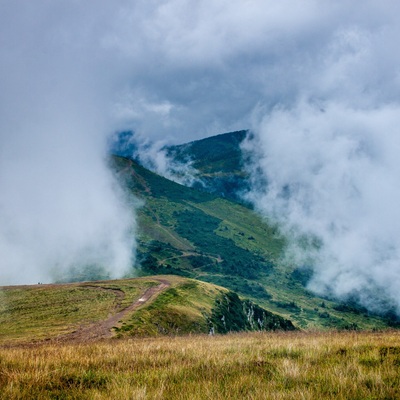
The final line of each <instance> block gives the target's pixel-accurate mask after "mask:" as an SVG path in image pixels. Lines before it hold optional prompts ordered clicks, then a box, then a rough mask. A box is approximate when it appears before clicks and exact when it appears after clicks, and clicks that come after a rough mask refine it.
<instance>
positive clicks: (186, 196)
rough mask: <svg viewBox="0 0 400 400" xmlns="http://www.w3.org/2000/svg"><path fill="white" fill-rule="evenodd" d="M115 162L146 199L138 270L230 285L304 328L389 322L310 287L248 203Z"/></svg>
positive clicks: (119, 159) (116, 159)
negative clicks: (284, 260) (284, 257)
mask: <svg viewBox="0 0 400 400" xmlns="http://www.w3.org/2000/svg"><path fill="white" fill-rule="evenodd" d="M114 164H115V169H116V171H117V172H118V174H119V175H120V177H121V179H123V180H124V181H125V184H126V186H127V188H128V189H129V190H130V191H132V192H133V193H134V194H135V195H136V196H137V197H138V198H140V199H142V206H141V208H140V209H139V211H138V220H139V251H138V265H137V268H140V269H139V271H140V273H142V274H144V275H146V274H151V275H154V274H177V275H181V276H187V277H191V278H195V279H199V280H202V281H205V282H212V283H215V284H218V285H221V286H224V287H227V288H229V289H231V290H234V291H236V292H238V293H239V294H240V295H242V296H245V297H249V298H251V299H253V300H254V301H256V302H258V303H259V304H261V305H262V306H263V307H265V308H266V309H268V310H270V311H272V312H275V313H278V314H280V315H282V316H284V317H285V318H288V319H290V320H292V321H294V322H295V323H296V324H297V326H299V327H302V328H312V327H316V328H324V327H326V328H328V327H334V328H339V329H341V328H343V329H346V328H349V329H352V328H356V327H358V328H363V329H364V328H383V327H385V326H387V323H386V321H384V320H383V319H382V318H378V317H376V316H371V315H368V313H367V312H366V310H363V309H360V308H358V307H356V306H354V305H352V306H351V307H350V306H348V305H343V304H338V303H337V302H334V301H332V300H328V299H324V298H320V297H317V296H315V295H313V294H312V293H310V292H309V291H307V289H306V287H305V284H306V282H307V279H308V278H309V272H308V271H307V270H302V269H298V268H296V267H294V266H288V265H285V264H282V263H281V262H280V258H281V255H282V252H283V249H284V246H285V241H284V239H283V238H281V237H279V235H278V234H277V230H276V228H275V227H274V226H272V225H270V224H268V222H266V221H264V220H262V219H261V218H260V217H259V216H258V215H256V214H255V213H254V212H253V211H251V210H250V209H249V208H247V207H244V206H242V205H240V204H238V203H235V202H232V201H229V200H227V199H223V198H221V197H218V196H216V195H213V194H210V193H205V192H202V191H198V190H196V189H194V188H188V187H185V186H182V185H179V184H177V183H174V182H171V181H169V180H167V179H165V178H163V177H161V176H158V175H156V174H154V173H152V172H150V171H148V170H146V169H145V168H143V167H141V166H140V165H138V164H137V163H135V162H134V161H132V160H129V159H127V158H123V157H114Z"/></svg>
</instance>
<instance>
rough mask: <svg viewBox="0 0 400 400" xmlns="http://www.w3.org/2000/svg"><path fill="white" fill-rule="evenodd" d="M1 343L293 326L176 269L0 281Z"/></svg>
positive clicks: (74, 340) (292, 328)
mask: <svg viewBox="0 0 400 400" xmlns="http://www.w3.org/2000/svg"><path fill="white" fill-rule="evenodd" d="M0 295H1V298H2V302H1V306H0V307H1V309H0V344H3V343H8V344H11V343H21V342H23V343H25V342H29V341H42V340H55V341H57V342H59V341H63V342H65V341H66V342H86V341H91V340H98V339H104V338H110V337H113V336H118V337H122V336H158V335H165V334H174V335H175V334H188V333H209V332H210V331H211V332H215V333H226V332H230V331H251V330H294V329H295V328H294V326H293V324H292V323H291V322H290V321H288V320H285V319H283V318H281V317H279V316H276V315H273V314H271V313H269V312H268V311H266V310H264V309H262V308H261V307H259V306H258V305H256V304H254V303H252V302H251V301H249V300H240V299H239V297H238V296H237V294H235V293H233V292H229V291H228V290H226V289H224V288H222V287H219V286H215V285H212V284H209V283H205V282H199V281H195V280H192V279H187V278H182V277H177V276H172V275H171V276H158V277H146V278H136V279H124V280H112V281H95V282H81V283H70V284H52V285H33V286H10V287H3V288H0Z"/></svg>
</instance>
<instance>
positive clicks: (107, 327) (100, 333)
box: [56, 279, 171, 342]
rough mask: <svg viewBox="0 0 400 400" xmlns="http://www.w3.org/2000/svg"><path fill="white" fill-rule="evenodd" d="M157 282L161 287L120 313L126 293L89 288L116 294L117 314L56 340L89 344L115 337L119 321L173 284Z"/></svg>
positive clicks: (109, 289) (160, 280) (158, 286)
mask: <svg viewBox="0 0 400 400" xmlns="http://www.w3.org/2000/svg"><path fill="white" fill-rule="evenodd" d="M156 280H157V281H159V282H160V284H159V285H157V286H152V287H150V288H148V289H146V290H145V291H144V292H143V293H142V294H141V296H140V297H139V299H138V300H136V301H134V302H133V303H132V304H131V305H130V306H128V307H126V308H124V309H122V310H120V311H117V310H118V309H119V308H120V305H121V303H122V300H123V299H124V298H125V293H124V292H123V291H122V290H121V289H111V288H107V287H102V286H89V287H90V288H97V289H99V290H107V291H112V292H113V293H114V294H115V296H116V299H117V304H116V305H115V313H113V314H112V315H110V316H109V317H108V318H107V319H105V320H102V321H98V322H95V323H93V324H90V325H88V326H80V327H79V328H78V329H77V330H76V331H74V332H71V333H68V334H66V335H62V336H59V337H58V338H57V339H56V340H57V341H62V342H64V341H66V342H70V341H72V342H88V341H95V340H99V339H106V338H110V337H112V336H113V335H114V332H113V330H112V329H113V328H114V327H116V326H118V325H119V321H121V319H123V318H124V317H125V316H126V315H128V314H129V313H131V312H133V311H135V310H137V309H138V308H140V307H141V306H143V305H144V304H146V303H147V302H148V301H149V300H151V299H153V298H154V297H157V295H158V294H159V293H161V292H162V291H164V290H165V289H167V288H168V287H169V286H171V284H170V283H169V282H168V281H167V280H165V279H156ZM85 287H88V285H85Z"/></svg>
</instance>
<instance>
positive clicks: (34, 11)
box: [0, 0, 400, 309]
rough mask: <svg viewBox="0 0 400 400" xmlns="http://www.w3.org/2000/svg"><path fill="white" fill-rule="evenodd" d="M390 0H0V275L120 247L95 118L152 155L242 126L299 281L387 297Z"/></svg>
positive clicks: (123, 242) (116, 206) (392, 239)
mask: <svg viewBox="0 0 400 400" xmlns="http://www.w3.org/2000/svg"><path fill="white" fill-rule="evenodd" d="M399 8H400V5H399V3H398V2H396V1H394V0H384V1H381V2H379V3H377V2H375V1H372V0H371V1H368V0H367V1H365V2H363V4H362V6H361V5H360V4H358V3H356V2H348V1H346V0H339V1H335V2H331V1H320V0H318V1H317V0H305V1H302V2H293V1H292V0H282V1H280V2H276V1H273V0H267V1H261V0H248V1H242V0H240V1H239V0H233V1H232V0H230V1H228V0H222V1H219V2H214V1H211V0H203V1H183V0H168V1H161V0H152V1H147V0H146V1H144V0H137V1H129V0H119V1H115V2H112V3H110V2H107V1H98V2H96V5H95V6H94V5H93V4H90V3H86V4H85V3H82V2H77V1H58V2H54V1H47V0H45V1H42V2H40V4H38V3H36V4H34V3H32V2H30V1H27V0H26V1H23V0H21V1H19V2H10V1H9V2H3V3H1V5H0V22H1V23H0V49H1V50H0V65H1V67H0V68H1V74H0V186H1V191H0V254H1V260H0V271H1V277H2V281H3V282H4V283H5V282H27V281H37V280H46V278H47V277H48V276H49V274H50V271H51V270H52V269H53V268H58V269H62V268H69V267H71V266H75V265H76V264H77V263H78V264H79V263H84V264H96V263H101V264H102V265H106V266H109V271H111V272H112V273H115V274H117V273H122V271H125V270H126V268H128V267H129V266H130V265H131V263H132V258H131V257H132V249H133V248H134V243H133V234H132V232H133V230H134V226H135V224H134V221H133V215H132V207H131V205H130V204H127V201H126V198H125V197H124V194H123V193H122V192H121V190H120V189H117V188H118V185H117V184H116V181H115V179H114V177H113V175H112V173H111V172H110V171H109V169H108V167H107V165H106V161H105V159H106V152H107V146H106V143H107V136H108V135H110V134H112V133H113V132H118V131H124V130H132V131H134V132H135V133H137V134H138V135H139V137H141V138H143V143H144V144H145V145H144V146H143V147H141V149H140V150H139V151H140V154H139V155H140V157H141V159H143V160H146V159H147V160H148V162H149V163H150V162H156V165H158V167H156V168H158V169H159V170H160V171H165V173H168V171H169V170H170V167H169V163H168V157H167V158H166V157H165V155H166V154H165V153H163V151H164V150H163V146H164V144H169V143H183V142H188V141H191V140H195V139H200V138H203V137H205V136H209V135H212V134H217V133H222V132H228V131H235V130H239V129H247V128H249V127H250V128H252V131H253V136H254V139H253V140H252V141H248V143H247V144H246V150H247V151H248V152H249V154H250V155H251V163H249V166H248V167H249V171H250V172H251V173H252V183H253V189H252V191H251V193H249V199H252V201H253V202H254V204H255V206H256V208H257V209H258V210H259V211H260V212H261V213H263V214H265V215H266V216H267V217H268V218H273V219H274V220H275V221H276V222H277V223H278V224H279V225H280V226H281V227H282V231H283V233H285V234H287V235H290V237H292V238H293V241H292V246H290V249H288V254H287V256H288V257H289V258H291V260H292V261H293V262H295V263H297V264H299V263H301V264H306V265H308V266H312V268H313V269H314V272H315V274H314V277H313V279H312V281H311V282H310V288H311V289H313V290H315V291H316V292H319V293H323V294H331V295H334V296H338V297H342V298H347V297H348V296H355V297H356V298H358V300H359V301H361V302H362V303H363V304H365V305H367V306H368V307H369V308H370V309H379V308H382V307H385V303H384V302H385V301H386V300H388V301H389V303H390V302H391V303H393V304H395V305H396V306H397V307H399V304H400V299H399V294H398V293H400V290H399V289H400V282H399V274H400V272H399V271H400V268H399V261H400V260H399V258H400V243H399V241H398V239H397V238H398V237H400V235H399V232H398V230H399V228H398V226H399V225H400V224H399V223H398V222H399V218H398V212H397V204H398V203H399V200H400V194H399V193H398V190H397V182H398V181H399V178H400V177H399V174H400V171H399V169H400V167H399V162H398V161H397V159H398V158H397V157H396V154H398V147H399V143H398V137H399V128H398V127H399V121H398V115H399V105H400V101H399V85H400V79H399V76H400V74H399V68H398V65H400V62H399V61H400V60H399V58H400V54H399V52H398V49H397V47H398V45H397V43H398V39H399V36H400V34H399V28H398V21H397V19H398V18H397V15H398V14H399V11H400V10H399ZM148 140H151V141H155V142H159V143H162V145H156V146H155V147H154V146H153V147H151V146H148V145H146V143H149V142H147V141H148ZM160 141H161V142H160Z"/></svg>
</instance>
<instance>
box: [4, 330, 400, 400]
mask: <svg viewBox="0 0 400 400" xmlns="http://www.w3.org/2000/svg"><path fill="white" fill-rule="evenodd" d="M0 398H2V399H213V400H214V399H296V400H297V399H360V400H361V399H398V398H400V332H398V331H387V332H374V333H371V332H370V333H368V332H361V333H360V332H358V333H356V332H341V333H338V332H325V333H313V332H306V333H304V332H296V333H269V334H268V333H263V334H261V333H252V334H234V335H233V334H232V335H227V336H214V337H208V336H186V337H174V338H171V337H162V338H154V339H124V340H109V341H104V342H98V343H92V344H89V343H86V344H57V343H49V344H42V345H36V346H32V345H30V346H28V345H26V346H18V347H8V348H7V347H3V348H1V349H0Z"/></svg>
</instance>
